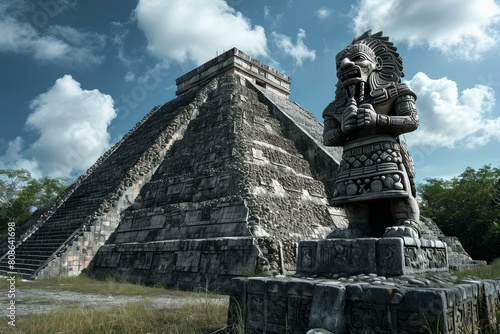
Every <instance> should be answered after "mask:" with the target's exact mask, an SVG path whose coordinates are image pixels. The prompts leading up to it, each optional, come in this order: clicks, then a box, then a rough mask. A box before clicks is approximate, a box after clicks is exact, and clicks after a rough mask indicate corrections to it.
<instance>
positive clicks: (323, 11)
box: [314, 7, 332, 20]
mask: <svg viewBox="0 0 500 334" xmlns="http://www.w3.org/2000/svg"><path fill="white" fill-rule="evenodd" d="M314 15H316V16H317V17H318V18H319V19H320V20H326V19H327V18H329V17H330V15H332V10H331V9H330V8H326V7H321V8H320V9H317V10H315V11H314Z"/></svg>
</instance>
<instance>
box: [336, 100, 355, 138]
mask: <svg viewBox="0 0 500 334" xmlns="http://www.w3.org/2000/svg"><path fill="white" fill-rule="evenodd" d="M357 118H358V107H357V103H356V100H355V99H354V97H351V98H350V99H349V101H348V103H347V105H346V106H345V108H344V112H343V113H342V124H341V128H340V130H341V131H342V132H343V133H349V132H352V131H353V130H355V129H356V128H357V127H358V126H357Z"/></svg>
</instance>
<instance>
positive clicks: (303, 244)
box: [297, 241, 318, 272]
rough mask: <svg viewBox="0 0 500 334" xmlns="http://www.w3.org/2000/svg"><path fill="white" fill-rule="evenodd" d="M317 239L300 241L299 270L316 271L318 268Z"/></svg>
mask: <svg viewBox="0 0 500 334" xmlns="http://www.w3.org/2000/svg"><path fill="white" fill-rule="evenodd" d="M317 245H318V242H317V241H300V242H299V250H298V256H297V271H302V272H314V271H315V270H316V251H317Z"/></svg>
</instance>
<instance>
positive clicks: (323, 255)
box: [297, 238, 448, 276]
mask: <svg viewBox="0 0 500 334" xmlns="http://www.w3.org/2000/svg"><path fill="white" fill-rule="evenodd" d="M447 260H448V258H447V247H446V244H445V243H444V242H441V241H436V240H425V239H412V238H360V239H326V240H306V241H300V242H299V251H298V258H297V272H300V273H304V274H309V275H311V274H316V275H326V276H328V275H329V274H340V275H359V274H371V273H373V274H378V275H381V276H396V275H406V274H415V273H424V272H437V271H445V270H447V269H448V262H447Z"/></svg>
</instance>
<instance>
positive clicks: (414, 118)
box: [377, 94, 418, 136]
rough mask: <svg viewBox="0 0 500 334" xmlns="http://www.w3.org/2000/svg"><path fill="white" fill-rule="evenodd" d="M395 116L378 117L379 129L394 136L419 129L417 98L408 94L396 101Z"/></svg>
mask: <svg viewBox="0 0 500 334" xmlns="http://www.w3.org/2000/svg"><path fill="white" fill-rule="evenodd" d="M394 108H395V115H394V116H388V115H381V114H379V115H377V128H379V129H383V130H385V131H387V132H389V133H391V134H393V135H396V136H398V135H400V134H403V133H407V132H411V131H414V130H416V129H417V127H418V114H417V108H416V107H415V96H413V95H410V94H407V95H402V96H399V97H397V98H396V100H395V101H394Z"/></svg>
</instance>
